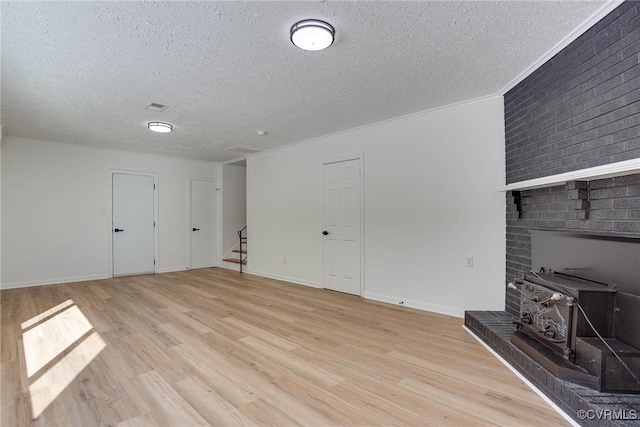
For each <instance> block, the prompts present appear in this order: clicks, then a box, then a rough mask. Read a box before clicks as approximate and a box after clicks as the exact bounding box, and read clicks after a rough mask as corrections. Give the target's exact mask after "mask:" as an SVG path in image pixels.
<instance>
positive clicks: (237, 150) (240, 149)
mask: <svg viewBox="0 0 640 427" xmlns="http://www.w3.org/2000/svg"><path fill="white" fill-rule="evenodd" d="M227 150H229V151H233V152H234V153H247V154H249V153H259V152H260V150H256V149H255V148H249V147H238V146H236V147H229V148H227Z"/></svg>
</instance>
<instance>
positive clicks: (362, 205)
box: [320, 153, 365, 297]
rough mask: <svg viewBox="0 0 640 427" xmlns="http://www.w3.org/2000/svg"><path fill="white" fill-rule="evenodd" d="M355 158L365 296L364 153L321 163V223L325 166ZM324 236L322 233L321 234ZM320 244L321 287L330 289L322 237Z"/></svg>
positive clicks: (362, 284)
mask: <svg viewBox="0 0 640 427" xmlns="http://www.w3.org/2000/svg"><path fill="white" fill-rule="evenodd" d="M353 160H358V161H359V163H360V294H359V295H358V296H360V297H361V296H363V295H364V293H365V282H364V206H365V205H364V153H358V154H353V155H350V156H340V157H335V158H332V159H329V160H327V161H323V162H322V164H321V165H320V168H321V172H320V179H321V180H322V182H321V183H320V223H321V224H322V227H324V217H323V216H322V215H323V212H324V170H323V169H322V168H324V166H325V165H330V164H333V163H341V162H350V161H353ZM320 236H322V235H320ZM320 245H321V248H322V250H321V254H320V282H321V284H320V287H321V288H323V289H328V288H325V287H324V240H323V239H322V237H320Z"/></svg>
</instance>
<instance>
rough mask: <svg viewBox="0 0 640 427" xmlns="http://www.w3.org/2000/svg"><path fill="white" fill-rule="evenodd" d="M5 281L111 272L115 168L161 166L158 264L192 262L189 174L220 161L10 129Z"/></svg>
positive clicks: (5, 157) (177, 266) (210, 172)
mask: <svg viewBox="0 0 640 427" xmlns="http://www.w3.org/2000/svg"><path fill="white" fill-rule="evenodd" d="M1 161H2V168H1V173H2V218H1V219H2V231H3V233H2V287H3V288H8V287H19V286H30V285H37V284H46V283H57V282H66V281H74V280H86V279H91V278H105V277H110V276H111V253H110V251H111V224H110V220H111V215H110V206H111V172H110V169H124V170H135V171H144V172H155V173H158V187H157V188H158V202H159V217H158V224H157V225H158V231H159V242H158V248H159V257H158V259H157V262H158V264H159V271H160V272H163V271H171V270H182V269H185V268H186V267H187V266H188V258H187V254H188V251H187V249H188V248H187V236H188V221H187V219H188V218H187V211H188V206H187V203H188V198H187V195H188V177H189V176H198V177H208V178H221V169H222V168H221V165H219V164H215V163H208V162H198V161H190V160H182V159H175V158H170V157H163V156H153V155H145V154H138V153H129V152H122V151H111V150H103V149H95V148H89V147H82V146H74V145H67V144H53V143H45V142H41V141H31V140H25V139H18V138H11V137H8V138H6V139H5V141H4V145H3V147H2V159H1Z"/></svg>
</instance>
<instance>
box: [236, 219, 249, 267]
mask: <svg viewBox="0 0 640 427" xmlns="http://www.w3.org/2000/svg"><path fill="white" fill-rule="evenodd" d="M246 230H247V226H246V225H245V226H244V227H243V228H242V229H241V230H238V240H240V253H239V254H238V256H239V259H238V261H240V274H242V266H243V264H244V263H245V262H247V257H244V258H242V255H243V254H244V251H243V250H242V244H243V243H245V244H246V243H247V233H246V232H245V236H244V237H242V232H243V231H246Z"/></svg>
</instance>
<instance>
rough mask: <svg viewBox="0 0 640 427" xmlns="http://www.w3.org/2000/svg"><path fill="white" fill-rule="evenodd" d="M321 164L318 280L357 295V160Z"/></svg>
mask: <svg viewBox="0 0 640 427" xmlns="http://www.w3.org/2000/svg"><path fill="white" fill-rule="evenodd" d="M322 168H323V170H322V181H323V185H322V199H323V200H322V223H323V229H322V234H323V245H322V246H323V267H322V269H323V272H322V274H323V282H322V283H323V286H324V287H325V288H327V289H332V290H335V291H340V292H346V293H349V294H354V295H360V294H361V290H360V250H361V249H360V238H361V236H360V221H361V217H360V197H361V196H360V180H361V176H360V160H359V159H357V160H349V161H344V162H338V163H329V164H325V165H323V166H322Z"/></svg>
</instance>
